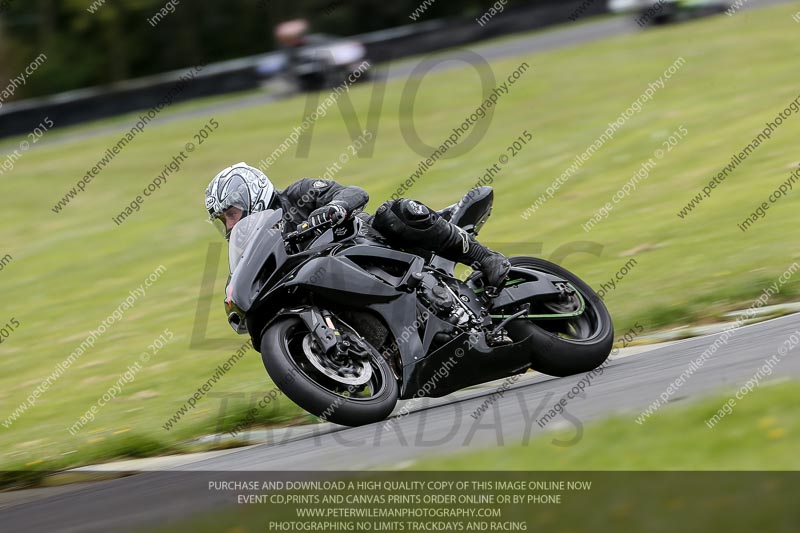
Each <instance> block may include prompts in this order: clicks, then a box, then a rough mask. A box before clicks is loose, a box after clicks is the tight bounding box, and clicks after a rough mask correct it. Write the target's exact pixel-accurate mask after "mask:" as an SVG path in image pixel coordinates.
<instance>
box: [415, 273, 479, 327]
mask: <svg viewBox="0 0 800 533" xmlns="http://www.w3.org/2000/svg"><path fill="white" fill-rule="evenodd" d="M419 292H420V295H421V296H422V299H423V300H424V301H425V302H427V303H428V305H429V306H430V308H431V310H432V311H433V312H434V314H435V315H436V316H438V317H439V318H441V319H442V320H445V321H447V322H450V323H451V324H453V325H456V326H459V325H462V324H464V323H466V322H468V321H469V314H468V313H467V311H466V310H465V309H464V306H462V305H461V303H460V302H459V301H458V298H457V297H456V296H455V294H453V291H452V289H451V288H450V287H448V286H447V285H445V283H444V282H442V281H440V280H438V279H436V278H435V277H433V276H426V277H425V280H424V281H423V283H422V285H421V286H420V288H419Z"/></svg>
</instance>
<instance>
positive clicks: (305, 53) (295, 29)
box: [256, 19, 369, 91]
mask: <svg viewBox="0 0 800 533" xmlns="http://www.w3.org/2000/svg"><path fill="white" fill-rule="evenodd" d="M275 40H276V42H278V43H280V45H281V52H282V53H281V55H280V56H277V57H270V58H267V59H265V60H263V61H261V62H260V63H259V64H258V65H257V67H256V70H257V72H258V73H259V75H261V76H263V77H264V78H265V79H270V78H272V77H273V76H277V75H281V74H283V75H284V76H285V77H286V79H287V80H288V81H289V82H290V83H292V84H293V85H294V86H295V87H296V88H297V89H298V90H300V91H318V90H321V89H325V88H330V87H334V86H336V85H340V84H343V83H345V81H346V80H347V78H348V77H349V76H350V75H351V74H353V73H354V72H356V71H357V70H358V69H359V67H360V66H361V65H362V63H363V62H364V61H367V62H369V60H368V59H367V53H366V49H365V48H364V45H363V44H362V43H360V42H359V41H358V40H356V39H343V38H341V37H335V36H331V35H324V34H310V33H309V30H308V21H306V20H305V19H295V20H290V21H287V22H282V23H280V24H278V26H276V28H275ZM368 77H369V74H368V71H367V72H366V73H365V75H364V76H359V78H358V79H361V80H364V79H368Z"/></svg>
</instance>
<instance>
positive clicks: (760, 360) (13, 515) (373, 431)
mask: <svg viewBox="0 0 800 533" xmlns="http://www.w3.org/2000/svg"><path fill="white" fill-rule="evenodd" d="M799 329H800V314H795V315H790V316H786V317H782V318H778V319H774V320H770V321H767V322H762V323H759V324H754V325H750V326H744V327H741V328H739V329H737V330H735V332H734V333H733V335H731V336H730V338H729V340H728V344H727V345H722V346H721V347H720V348H719V350H718V351H717V352H716V354H714V356H713V357H711V358H709V359H708V360H707V361H706V362H705V364H704V365H703V366H702V367H701V368H700V369H699V370H697V371H696V372H695V374H694V375H693V376H692V377H690V378H689V379H688V380H687V381H686V383H685V384H684V385H683V386H682V387H681V388H680V389H679V391H678V393H676V394H675V395H674V396H672V399H671V401H673V402H688V401H691V400H693V399H696V398H699V397H702V396H704V395H707V394H709V393H712V392H719V391H720V390H721V389H722V390H724V389H726V388H728V389H733V387H735V386H736V385H740V384H742V383H744V382H746V381H747V380H748V379H749V378H751V377H752V376H753V375H754V374H755V372H756V371H757V369H758V368H759V367H761V366H762V365H763V364H764V360H765V359H766V358H768V357H770V356H772V355H774V354H776V353H778V349H779V347H780V345H781V343H782V342H783V341H784V340H785V339H786V338H787V337H789V336H790V335H791V334H792V333H794V332H796V331H798V330H799ZM717 336H718V335H709V336H705V337H697V338H694V339H688V340H685V341H680V342H677V343H674V344H670V345H668V346H664V347H660V348H656V349H654V350H651V351H648V352H644V353H642V354H639V355H633V356H629V357H623V358H620V359H616V360H614V361H612V362H611V363H609V364H608V365H607V366H606V368H605V371H604V372H603V374H602V376H599V377H597V378H595V379H594V380H593V381H592V384H591V386H590V387H588V388H587V389H586V390H585V396H584V397H578V398H575V399H573V400H571V401H570V403H569V404H568V405H567V409H566V410H567V412H568V413H569V415H570V416H569V419H568V420H567V419H564V420H563V421H558V422H557V423H558V424H560V425H561V426H562V427H564V425H566V426H570V425H572V426H574V427H575V439H576V440H575V442H576V445H579V438H580V433H581V432H582V431H591V426H589V427H588V428H584V427H583V423H584V422H588V421H590V420H592V419H597V418H600V417H603V416H605V415H608V414H611V413H627V414H629V415H630V420H631V424H635V423H636V422H635V421H634V420H635V418H636V416H638V415H639V414H640V412H641V411H642V409H644V408H646V407H647V406H648V405H650V403H651V402H652V401H654V400H655V399H656V398H657V397H658V396H659V395H660V394H661V393H662V392H663V391H665V390H666V388H667V387H668V386H669V385H670V383H672V382H673V381H674V380H675V378H676V377H678V376H679V375H680V374H681V373H682V372H683V371H684V370H686V369H687V368H688V367H689V365H690V363H691V362H692V361H694V360H696V359H697V358H698V357H700V355H701V354H702V353H703V351H704V350H706V348H708V346H710V345H711V344H713V343H714V341H715V340H716V339H717ZM581 377H582V376H572V377H568V378H550V377H547V376H537V377H535V378H534V379H531V380H527V381H525V382H519V383H518V384H516V385H515V386H512V388H510V389H509V390H508V391H507V392H506V394H505V395H504V396H503V397H502V398H500V399H499V400H498V401H496V402H495V403H494V404H493V407H492V408H490V409H489V410H488V411H487V412H486V413H485V414H484V416H483V417H481V418H480V419H479V420H475V419H473V417H471V416H470V413H472V412H473V411H474V410H475V409H476V408H477V407H478V406H480V405H481V404H482V403H483V402H484V401H485V400H486V398H487V397H488V395H490V394H491V393H492V391H493V389H489V391H488V392H485V393H484V394H481V395H478V396H474V397H471V398H468V399H463V400H458V401H452V402H448V403H444V404H441V405H438V406H434V407H430V408H428V409H419V410H417V411H412V412H410V413H409V414H407V415H406V416H404V417H401V418H399V419H395V420H393V421H392V422H391V423H390V425H389V426H388V427H389V428H390V429H389V430H386V429H385V427H386V426H385V423H379V424H373V425H370V426H364V427H359V428H341V429H339V430H338V431H333V432H330V433H326V434H317V435H312V436H307V437H305V438H300V439H297V440H293V439H287V442H283V443H276V444H265V445H259V446H252V447H249V448H244V449H241V450H237V451H233V452H230V453H227V454H225V455H223V456H220V457H216V458H213V459H208V460H202V461H198V462H194V463H191V464H188V465H185V466H183V467H180V469H174V470H170V471H169V472H157V473H156V472H150V473H142V474H137V475H133V476H130V477H126V478H120V479H115V480H109V481H102V482H95V483H87V484H80V485H71V486H69V487H61V488H51V489H35V490H34V491H20V492H17V493H14V498H16V502H15V501H14V498H12V500H11V501H6V502H5V503H4V504H0V505H2V510H1V511H0V524H2V525H3V529H4V530H6V531H49V532H62V531H64V532H66V531H109V530H119V529H120V528H123V527H136V526H137V525H138V526H140V527H141V526H144V525H146V524H148V523H159V522H161V523H163V521H164V520H168V519H176V518H179V517H189V516H192V515H193V514H195V513H197V512H198V511H208V510H209V509H216V508H224V506H225V505H226V504H230V503H231V502H229V501H227V500H225V499H224V497H223V496H221V495H220V494H219V493H215V492H210V491H207V490H203V487H201V486H200V485H201V483H199V480H200V479H201V478H202V479H203V480H208V479H212V478H213V479H226V478H229V477H230V475H231V474H230V472H231V471H276V470H277V471H285V470H306V471H318V470H363V469H380V468H395V467H397V466H398V465H399V466H402V465H404V464H412V463H411V462H412V461H413V460H414V459H418V458H420V457H423V456H424V457H429V456H431V455H434V454H448V453H452V452H454V451H459V450H462V449H464V448H479V447H487V446H490V447H493V446H498V445H510V444H517V443H520V442H525V441H526V440H527V439H530V438H532V437H534V436H536V435H538V434H541V433H542V432H543V431H545V430H543V429H540V428H539V427H538V425H537V424H536V422H535V420H536V419H537V418H539V417H540V416H541V414H542V413H543V412H544V411H545V410H546V409H548V408H549V407H550V406H551V405H552V404H553V403H554V402H556V401H558V399H560V398H561V396H562V395H563V394H565V393H566V392H567V391H568V390H570V389H571V388H572V387H573V386H575V384H576V383H577V382H578V381H579V380H580V379H581ZM798 377H800V358H798V357H797V356H796V354H794V353H793V352H789V353H788V355H785V356H783V357H782V358H781V361H780V363H779V364H778V365H777V366H776V367H775V368H774V373H773V374H772V376H771V377H770V378H769V382H775V381H778V380H786V379H791V378H798ZM769 382H762V384H761V386H767V384H768V383H769ZM755 393H757V391H756V392H755ZM570 420H571V421H570ZM554 423H555V422H554ZM552 424H553V423H551V425H552ZM642 430H643V431H646V423H645V424H644V425H643V426H642ZM565 444H566V443H565ZM187 471H198V472H204V474H203V475H197V474H189V473H188V472H187ZM221 472H228V474H225V475H223V474H221Z"/></svg>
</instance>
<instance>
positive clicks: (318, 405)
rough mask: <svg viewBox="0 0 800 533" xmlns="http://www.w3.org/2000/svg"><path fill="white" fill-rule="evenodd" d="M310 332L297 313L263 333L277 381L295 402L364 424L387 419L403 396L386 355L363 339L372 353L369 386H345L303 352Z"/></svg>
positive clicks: (267, 364) (340, 420)
mask: <svg viewBox="0 0 800 533" xmlns="http://www.w3.org/2000/svg"><path fill="white" fill-rule="evenodd" d="M308 335H310V333H309V331H308V328H307V327H306V325H305V324H304V323H303V321H302V320H300V319H299V318H297V317H286V318H280V319H278V320H276V321H275V322H274V323H272V324H271V325H270V326H269V327H268V328H267V329H266V331H264V335H263V337H262V339H261V359H262V361H263V362H264V368H266V370H267V373H268V374H269V376H270V377H271V378H272V381H273V382H274V383H275V384H276V385H277V386H278V387H279V388H280V389H281V390H282V391H283V392H284V393H285V394H286V396H287V397H288V398H289V399H290V400H292V401H293V402H295V403H296V404H297V405H299V406H300V407H302V408H303V409H305V410H306V411H308V412H310V413H312V414H313V415H316V416H318V417H320V418H322V419H323V420H325V421H329V422H334V423H336V424H342V425H345V426H362V425H365V424H370V423H373V422H378V421H381V420H384V419H386V417H388V416H389V415H390V414H391V412H392V410H393V409H394V406H395V405H396V403H397V398H398V396H399V387H398V385H397V379H396V378H395V376H394V374H393V372H392V370H391V368H390V367H389V363H388V362H387V361H386V359H384V357H383V356H381V354H380V353H379V352H378V351H377V350H375V348H374V347H372V346H371V345H369V343H367V342H366V341H363V340H361V339H359V340H361V341H362V342H363V343H364V348H365V349H366V350H367V351H368V352H369V353H370V356H369V365H370V367H371V377H370V380H369V382H368V383H366V384H364V385H359V386H358V387H355V386H352V385H351V386H348V387H345V386H344V385H343V384H341V383H338V382H336V381H334V380H333V379H331V377H330V376H327V375H325V374H323V373H322V372H320V371H319V369H318V367H317V366H315V365H314V364H312V363H311V362H310V361H309V360H308V357H307V355H306V354H305V352H304V351H303V350H304V349H305V350H307V349H308V346H309V344H308V341H306V342H305V348H303V341H304V339H305V337H306V336H308ZM357 389H362V390H357ZM365 393H366V394H365Z"/></svg>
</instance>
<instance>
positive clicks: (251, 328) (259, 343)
mask: <svg viewBox="0 0 800 533" xmlns="http://www.w3.org/2000/svg"><path fill="white" fill-rule="evenodd" d="M492 200H493V193H492V189H491V188H490V187H478V188H476V189H473V190H472V191H470V192H469V193H468V194H467V195H466V196H465V197H464V198H463V199H462V200H461V201H460V202H459V203H458V204H456V205H455V206H452V207H451V208H450V209H449V210H447V212H445V213H443V214H444V216H447V217H449V219H450V221H451V222H453V223H455V224H457V225H458V226H460V227H461V228H463V229H464V230H465V231H467V232H469V233H472V234H477V233H478V231H479V230H480V228H481V227H482V226H483V224H484V223H485V222H486V220H487V218H488V217H489V214H490V212H491V207H492ZM282 229H283V213H282V211H281V210H277V211H272V210H268V211H264V212H260V213H257V214H254V215H251V216H249V217H247V218H245V219H243V220H242V221H241V222H239V223H238V224H237V225H236V226H235V227H234V229H233V232H232V234H231V239H230V267H231V272H232V275H231V279H230V281H229V283H228V286H227V289H226V299H225V305H226V312H227V314H228V321H229V322H230V324H231V326H232V327H233V328H234V329H235V330H237V331H238V332H239V333H245V332H249V334H250V335H251V337H252V339H253V346H254V347H255V348H256V349H257V350H258V351H259V352H261V354H262V359H263V361H264V366H265V367H266V369H267V372H268V373H269V375H270V377H271V378H272V380H273V381H274V382H275V384H276V385H277V386H278V387H279V388H280V389H281V390H282V391H283V392H284V393H285V394H286V396H288V397H289V398H290V399H291V400H293V401H294V402H295V403H297V404H298V405H300V406H301V407H303V408H304V409H306V410H308V411H309V412H311V413H313V414H314V415H316V416H318V417H320V418H322V419H324V420H328V421H331V422H335V423H337V424H344V425H348V426H359V425H363V424H368V423H371V422H376V421H379V420H383V419H385V418H386V417H388V416H389V415H390V414H391V412H392V410H393V409H394V407H395V404H396V403H397V400H398V399H410V398H418V397H424V396H430V397H440V396H444V395H446V394H449V393H450V392H453V391H455V390H458V389H462V388H464V387H468V386H471V385H475V384H477V383H482V382H487V381H491V380H495V379H501V378H506V377H509V376H512V375H514V374H521V373H524V372H526V371H527V370H528V369H531V368H532V369H534V370H537V371H539V372H543V373H545V374H550V375H554V376H567V375H570V374H576V373H579V372H587V371H589V370H592V369H594V368H596V367H598V366H600V365H601V364H602V363H603V362H604V361H605V360H606V358H607V357H608V354H609V352H610V350H611V344H612V341H613V335H614V332H613V329H612V325H611V317H610V316H609V314H608V310H607V309H606V307H605V305H604V304H603V302H602V300H601V299H600V298H599V297H598V296H597V294H596V293H595V292H594V291H593V290H592V288H591V287H589V286H588V285H587V284H586V283H584V282H583V281H581V280H580V279H579V278H578V277H577V276H575V275H574V274H572V273H570V272H568V271H567V270H565V269H563V268H561V267H560V266H558V265H555V264H553V263H550V262H548V261H545V260H542V259H539V258H534V257H512V258H510V261H511V265H512V268H511V272H510V274H509V276H508V280H507V281H506V283H505V285H504V287H502V288H501V289H500V290H499V292H498V294H497V295H496V296H495V297H494V298H490V297H489V296H488V295H486V294H485V292H486V291H485V289H484V286H483V282H482V275H481V273H480V272H479V271H475V272H473V273H472V274H471V275H470V276H469V277H467V279H466V280H463V281H462V280H459V279H457V278H456V277H455V276H454V266H455V265H454V263H453V262H451V261H447V260H444V259H442V258H441V257H438V256H436V255H433V256H432V257H428V258H427V259H426V258H425V256H424V255H417V254H415V253H411V251H400V250H397V249H393V248H391V247H389V246H387V245H385V244H383V243H382V242H381V241H380V239H378V238H375V236H374V235H372V230H371V229H369V228H368V227H367V225H365V224H364V221H363V220H362V219H361V218H359V217H353V218H352V219H350V220H348V221H345V222H344V223H342V224H341V225H333V224H330V223H325V224H322V225H319V226H316V227H314V226H309V225H308V224H307V223H306V224H302V225H301V226H300V227H299V228H298V229H297V230H296V231H294V232H292V233H289V234H287V235H286V236H285V237H284V235H283V231H282Z"/></svg>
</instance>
